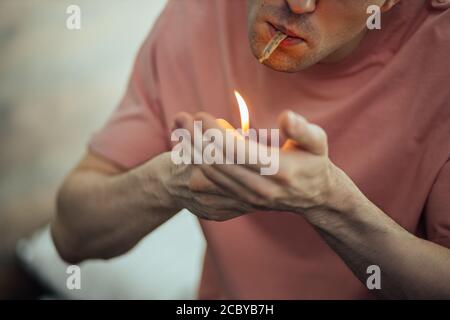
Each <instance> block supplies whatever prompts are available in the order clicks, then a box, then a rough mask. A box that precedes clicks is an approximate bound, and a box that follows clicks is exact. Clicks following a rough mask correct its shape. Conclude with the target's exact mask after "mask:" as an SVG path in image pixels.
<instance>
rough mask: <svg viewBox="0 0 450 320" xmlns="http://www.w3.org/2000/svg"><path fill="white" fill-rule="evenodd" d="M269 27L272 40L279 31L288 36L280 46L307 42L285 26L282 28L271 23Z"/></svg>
mask: <svg viewBox="0 0 450 320" xmlns="http://www.w3.org/2000/svg"><path fill="white" fill-rule="evenodd" d="M268 25H269V32H270V37H271V38H272V37H273V36H274V35H275V33H276V32H277V31H280V32H283V33H284V34H285V35H287V36H288V37H287V38H286V39H284V40H283V41H282V42H281V44H280V46H292V45H296V44H299V43H303V42H306V40H305V39H304V38H302V37H300V36H299V35H298V34H296V33H295V32H293V31H291V30H289V29H288V28H285V27H284V26H281V25H278V24H272V23H270V22H268Z"/></svg>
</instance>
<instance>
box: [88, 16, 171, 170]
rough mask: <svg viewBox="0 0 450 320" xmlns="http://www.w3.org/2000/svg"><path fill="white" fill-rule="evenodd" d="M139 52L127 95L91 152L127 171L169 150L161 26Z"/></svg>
mask: <svg viewBox="0 0 450 320" xmlns="http://www.w3.org/2000/svg"><path fill="white" fill-rule="evenodd" d="M160 20H161V17H160V19H159V21H158V22H157V24H156V25H155V27H154V28H153V31H152V32H151V33H150V35H149V36H148V38H147V39H146V40H145V42H144V44H143V45H142V47H141V48H140V50H139V53H138V56H137V58H136V60H135V63H134V67H133V70H132V73H131V77H130V80H129V83H128V87H127V89H126V92H125V94H124V96H123V98H122V100H121V102H120V103H119V105H118V107H117V108H116V109H115V111H114V112H113V114H112V115H111V116H110V118H109V120H108V121H107V123H106V124H105V125H104V127H103V128H102V129H101V130H100V131H99V132H97V133H95V134H94V135H93V136H92V138H91V140H90V142H89V151H90V152H92V153H94V154H96V155H99V156H101V157H103V158H106V159H108V160H109V161H111V162H113V163H115V164H117V165H119V166H120V167H122V168H124V169H130V168H133V167H136V166H138V165H140V164H142V163H144V162H146V161H148V160H149V159H151V158H153V157H155V156H156V155H158V154H160V153H163V152H165V151H167V150H169V149H168V148H169V143H168V141H169V139H168V131H167V126H166V125H165V121H164V116H163V115H164V113H163V107H162V106H161V104H160V103H159V97H158V93H159V90H158V76H157V74H158V73H157V68H158V57H157V54H158V52H157V46H156V45H155V42H156V39H155V38H156V37H157V34H158V30H157V29H158V23H160Z"/></svg>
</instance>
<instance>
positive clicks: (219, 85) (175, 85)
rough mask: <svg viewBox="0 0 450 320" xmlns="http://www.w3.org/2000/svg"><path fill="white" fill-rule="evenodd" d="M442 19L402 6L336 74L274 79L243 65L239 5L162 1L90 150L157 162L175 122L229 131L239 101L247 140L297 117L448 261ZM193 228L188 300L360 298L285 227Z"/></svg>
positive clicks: (248, 221) (325, 70)
mask: <svg viewBox="0 0 450 320" xmlns="http://www.w3.org/2000/svg"><path fill="white" fill-rule="evenodd" d="M449 7H450V0H444V2H443V3H440V2H439V1H436V0H434V1H430V0H414V1H402V2H401V3H400V4H399V5H398V7H396V8H394V9H393V10H392V11H391V12H390V13H389V15H390V16H391V17H389V19H386V20H384V21H383V25H382V27H383V28H382V29H381V30H379V31H370V32H369V33H368V35H367V37H366V38H365V39H364V40H363V42H362V43H361V45H360V47H359V48H358V49H357V50H356V51H355V52H353V53H352V54H351V55H350V56H349V57H348V58H346V59H345V60H344V61H342V62H340V63H337V64H333V65H322V64H318V65H316V66H313V67H312V68H310V69H308V70H307V71H304V72H299V73H295V74H287V73H280V72H276V71H273V70H271V69H269V68H267V67H265V66H262V65H261V64H259V63H258V61H257V60H256V59H255V58H254V57H253V56H252V54H251V52H250V48H249V44H248V40H247V26H246V23H247V21H246V19H247V18H246V14H247V13H246V2H245V1H237V0H233V1H230V0H208V1H206V0H205V1H200V0H197V1H169V2H168V4H167V6H166V8H165V10H164V11H163V13H162V15H161V16H160V18H159V20H158V21H157V23H156V25H155V26H154V28H153V30H152V32H151V34H150V35H149V37H148V38H147V40H146V41H145V43H144V44H143V46H142V48H141V50H140V52H139V55H138V57H137V60H136V63H135V67H134V69H133V73H132V76H131V79H130V83H129V87H128V89H127V91H126V93H125V96H124V98H123V100H122V102H121V103H120V105H119V107H118V108H117V110H116V111H115V112H114V113H113V115H112V117H111V118H110V119H109V121H108V122H107V124H106V126H105V127H104V128H103V129H102V130H101V131H100V132H98V133H97V134H95V135H94V137H93V138H92V141H91V142H90V150H91V152H94V153H96V154H98V155H101V156H103V157H105V158H107V159H109V160H111V161H113V162H115V163H117V164H119V165H120V166H122V167H123V168H133V167H136V166H139V165H140V164H142V163H144V162H146V161H148V160H149V159H151V158H152V157H154V156H156V155H158V154H160V153H162V152H165V151H169V150H170V128H171V126H172V121H173V117H174V115H175V114H176V113H177V112H180V111H187V112H192V113H194V112H198V111H207V112H209V113H211V114H212V115H214V116H216V117H220V118H225V119H228V120H229V121H230V122H231V123H232V124H234V125H235V126H236V127H238V126H239V112H238V108H237V106H236V102H235V100H234V96H233V89H238V90H239V91H240V92H241V93H242V94H243V95H244V96H245V98H246V99H247V101H248V103H249V108H250V117H251V123H252V127H254V128H276V126H277V124H276V119H277V116H278V115H279V113H280V112H281V111H282V110H284V109H287V108H289V109H293V110H295V111H296V112H298V113H300V114H302V115H304V116H306V118H307V119H309V120H310V121H311V122H313V123H317V124H318V125H320V126H322V127H323V128H324V129H325V130H326V132H327V133H328V136H329V148H330V158H331V160H332V161H333V162H334V163H335V164H336V165H337V166H339V167H340V168H341V169H343V170H344V171H345V172H346V173H347V174H348V176H349V177H350V178H351V179H352V180H353V181H354V182H355V183H356V184H357V185H358V187H359V188H360V189H361V190H362V191H363V192H364V194H365V195H366V196H367V197H368V199H370V200H371V201H372V202H373V203H374V204H376V205H377V206H378V207H379V208H381V209H382V210H383V211H384V212H385V213H386V214H388V215H389V216H390V217H392V218H393V219H394V220H395V221H396V222H397V223H399V224H400V225H401V226H403V227H404V228H406V229H407V230H408V231H410V232H411V233H414V234H417V235H419V236H421V237H424V238H426V239H429V240H431V241H434V242H436V243H439V244H441V245H443V246H446V247H448V248H450V10H449V9H448V8H449ZM200 222H201V225H202V228H203V230H204V234H205V237H206V240H207V251H206V255H205V265H204V272H203V277H202V281H201V285H200V291H199V297H200V298H233V299H248V298H251V299H260V298H261V299H265V298H274V299H279V298H280V299H283V298H286V299H310V298H325V299H327V298H330V299H364V298H371V297H372V295H371V293H370V292H369V290H368V289H367V288H366V287H365V286H364V285H363V284H362V283H361V282H360V281H358V279H357V278H356V277H355V276H354V275H353V274H352V272H351V271H350V270H349V268H348V267H347V266H346V265H345V264H344V262H343V261H342V260H341V259H340V258H339V257H338V256H337V255H336V254H335V253H334V252H333V251H332V250H331V249H330V248H329V247H328V246H327V244H326V243H325V242H324V241H323V240H322V238H321V237H320V236H319V235H318V233H317V232H316V231H315V230H314V229H313V228H312V227H311V226H310V225H309V224H308V223H307V222H306V221H305V220H304V219H303V218H302V217H300V216H298V215H294V214H291V213H286V212H272V213H267V212H264V213H263V212H257V213H251V214H248V215H245V216H242V217H239V218H236V219H233V220H230V221H227V222H210V221H200ZM381 249H382V248H381ZM400 254H401V252H400V253H399V255H400Z"/></svg>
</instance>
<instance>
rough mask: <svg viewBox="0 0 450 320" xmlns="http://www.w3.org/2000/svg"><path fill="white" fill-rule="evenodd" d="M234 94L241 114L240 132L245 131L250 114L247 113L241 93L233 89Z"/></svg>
mask: <svg viewBox="0 0 450 320" xmlns="http://www.w3.org/2000/svg"><path fill="white" fill-rule="evenodd" d="M234 95H235V96H236V100H237V102H238V105H239V112H240V114H241V129H242V133H247V132H248V130H249V129H250V116H249V114H248V107H247V103H245V100H244V98H242V96H241V94H240V93H239V92H237V91H236V90H234Z"/></svg>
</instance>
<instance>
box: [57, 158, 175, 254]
mask: <svg viewBox="0 0 450 320" xmlns="http://www.w3.org/2000/svg"><path fill="white" fill-rule="evenodd" d="M162 157H164V156H162ZM161 162H162V161H161V159H159V158H158V157H157V158H156V159H154V160H152V161H150V162H149V163H146V164H144V165H143V166H141V167H139V168H136V169H134V170H131V171H129V172H126V173H121V174H118V175H107V174H102V173H99V172H97V171H93V170H89V169H86V170H82V171H79V172H76V173H75V174H72V175H71V176H70V177H69V179H67V180H66V182H65V183H64V185H63V187H62V188H61V190H60V192H59V196H58V210H57V211H58V213H57V217H56V219H55V220H54V222H53V223H52V236H53V238H54V242H55V245H56V247H57V249H58V251H59V253H60V254H61V256H62V257H63V258H64V259H66V260H68V261H69V262H78V261H80V260H84V259H88V258H105V259H106V258H111V257H114V256H117V255H119V254H122V253H124V252H126V251H128V250H129V249H130V248H132V247H133V246H134V245H135V244H136V243H137V242H138V241H139V240H141V239H142V238H143V237H144V236H145V235H147V234H148V233H149V232H151V231H152V230H154V229H155V228H157V227H158V226H159V225H161V224H162V223H164V222H165V221H167V220H168V219H169V218H170V217H172V216H173V215H174V214H175V213H176V212H177V211H178V209H177V208H176V207H175V206H174V205H173V201H171V200H170V199H168V198H167V197H168V195H167V193H166V191H165V190H164V186H163V185H162V184H161V180H160V179H159V175H161V174H162V172H161V171H163V169H162V168H161V166H162V165H164V164H161Z"/></svg>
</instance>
